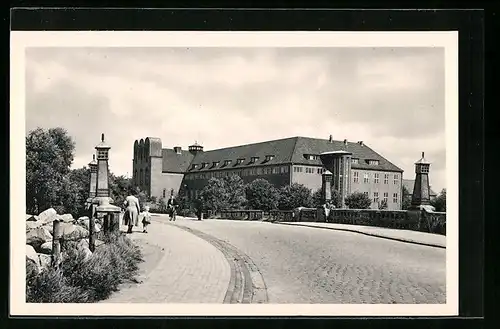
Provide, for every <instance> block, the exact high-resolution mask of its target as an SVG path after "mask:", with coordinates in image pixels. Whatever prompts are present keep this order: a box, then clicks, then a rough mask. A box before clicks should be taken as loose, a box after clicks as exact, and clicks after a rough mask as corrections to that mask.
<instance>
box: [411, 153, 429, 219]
mask: <svg viewBox="0 0 500 329" xmlns="http://www.w3.org/2000/svg"><path fill="white" fill-rule="evenodd" d="M430 165H431V163H430V162H428V161H427V160H426V159H425V154H424V152H422V157H421V158H420V160H418V161H417V162H415V183H414V185H413V195H412V198H411V208H412V209H422V208H425V209H426V210H431V211H433V210H434V209H433V208H434V207H432V206H431V205H430V186H429V167H430Z"/></svg>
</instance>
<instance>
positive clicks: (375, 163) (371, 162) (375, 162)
mask: <svg viewBox="0 0 500 329" xmlns="http://www.w3.org/2000/svg"><path fill="white" fill-rule="evenodd" d="M366 162H368V164H369V165H371V166H378V164H379V161H378V160H373V159H370V160H366Z"/></svg>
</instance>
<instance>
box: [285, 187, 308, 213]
mask: <svg viewBox="0 0 500 329" xmlns="http://www.w3.org/2000/svg"><path fill="white" fill-rule="evenodd" d="M279 194H280V196H279V201H278V208H279V209H280V210H291V209H294V208H297V207H311V206H312V195H311V190H310V189H308V188H307V187H305V186H304V185H302V184H298V183H293V184H292V185H289V186H288V185H287V186H284V187H282V188H281V189H280V190H279Z"/></svg>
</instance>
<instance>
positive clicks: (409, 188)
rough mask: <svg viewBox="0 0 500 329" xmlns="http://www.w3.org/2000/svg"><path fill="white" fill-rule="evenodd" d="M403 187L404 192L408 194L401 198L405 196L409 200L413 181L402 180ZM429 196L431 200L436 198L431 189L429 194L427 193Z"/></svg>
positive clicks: (413, 184)
mask: <svg viewBox="0 0 500 329" xmlns="http://www.w3.org/2000/svg"><path fill="white" fill-rule="evenodd" d="M403 186H404V187H405V188H406V190H407V191H408V194H405V195H403V197H405V196H406V195H408V196H409V197H410V198H411V196H412V194H413V187H414V186H415V180H414V179H403ZM429 196H430V198H431V200H432V199H434V198H435V197H437V193H436V192H434V191H433V190H432V188H430V193H429Z"/></svg>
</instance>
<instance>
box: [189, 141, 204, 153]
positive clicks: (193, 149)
mask: <svg viewBox="0 0 500 329" xmlns="http://www.w3.org/2000/svg"><path fill="white" fill-rule="evenodd" d="M189 152H191V153H192V154H194V155H196V154H197V153H199V152H203V146H201V145H200V144H198V142H195V143H194V144H193V145H189Z"/></svg>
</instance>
